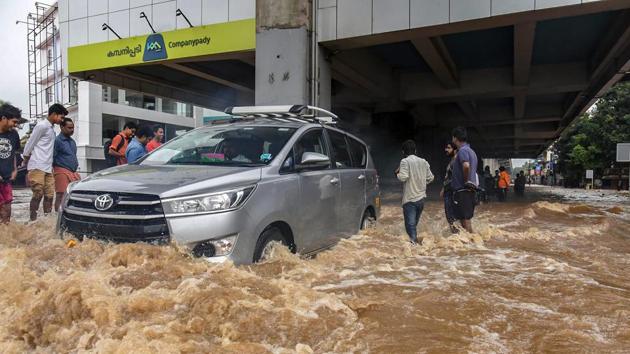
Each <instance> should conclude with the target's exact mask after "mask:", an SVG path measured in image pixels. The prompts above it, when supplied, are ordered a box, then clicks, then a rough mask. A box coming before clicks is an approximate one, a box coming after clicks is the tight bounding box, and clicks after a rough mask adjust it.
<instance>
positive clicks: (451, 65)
mask: <svg viewBox="0 0 630 354" xmlns="http://www.w3.org/2000/svg"><path fill="white" fill-rule="evenodd" d="M411 43H412V44H413V45H414V47H415V48H416V50H417V51H418V53H420V55H421V56H422V58H424V61H425V62H426V63H427V64H428V65H429V67H430V68H431V70H432V71H433V73H434V74H435V76H436V77H437V79H438V80H439V81H440V83H441V84H442V86H444V87H445V88H449V89H453V88H456V87H458V86H459V83H458V77H457V76H458V75H457V68H456V67H455V62H454V61H453V59H452V58H451V56H450V54H449V52H448V49H447V48H446V45H444V42H443V41H442V39H441V38H440V37H434V38H416V39H412V40H411Z"/></svg>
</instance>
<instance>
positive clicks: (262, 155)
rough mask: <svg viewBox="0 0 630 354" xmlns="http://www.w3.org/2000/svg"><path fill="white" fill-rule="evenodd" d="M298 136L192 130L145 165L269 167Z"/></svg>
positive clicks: (259, 130)
mask: <svg viewBox="0 0 630 354" xmlns="http://www.w3.org/2000/svg"><path fill="white" fill-rule="evenodd" d="M293 133H295V129H293V128H284V127H258V126H256V127H248V126H217V127H208V128H200V129H196V130H193V131H191V132H189V133H187V134H185V135H182V136H181V137H179V138H177V139H174V140H172V141H170V142H168V143H167V144H164V146H162V148H160V149H158V150H155V151H154V152H153V153H151V154H150V155H148V156H147V157H146V158H145V159H144V160H143V161H142V162H141V164H143V165H162V164H164V165H180V164H188V165H223V166H252V165H266V164H269V163H270V162H271V161H272V160H273V159H274V158H275V157H276V156H277V155H278V153H279V152H280V150H282V148H283V146H284V145H285V144H286V142H287V141H288V140H289V139H290V138H291V136H292V135H293Z"/></svg>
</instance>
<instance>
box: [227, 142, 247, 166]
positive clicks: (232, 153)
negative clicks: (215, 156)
mask: <svg viewBox="0 0 630 354" xmlns="http://www.w3.org/2000/svg"><path fill="white" fill-rule="evenodd" d="M237 145H238V144H237V141H236V140H234V139H225V140H223V154H224V155H225V161H234V162H247V163H251V162H252V161H251V160H250V159H248V158H247V157H245V156H244V155H243V154H241V152H240V151H239V150H238V147H237Z"/></svg>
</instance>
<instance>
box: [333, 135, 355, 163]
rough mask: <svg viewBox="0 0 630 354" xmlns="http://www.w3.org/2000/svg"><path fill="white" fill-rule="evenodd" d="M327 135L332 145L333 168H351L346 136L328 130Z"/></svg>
mask: <svg viewBox="0 0 630 354" xmlns="http://www.w3.org/2000/svg"><path fill="white" fill-rule="evenodd" d="M328 134H329V136H330V142H331V145H332V155H333V156H332V157H333V161H335V166H337V168H350V167H352V161H351V159H350V152H349V149H348V143H347V141H346V136H345V135H343V134H341V133H338V132H336V131H333V130H329V131H328Z"/></svg>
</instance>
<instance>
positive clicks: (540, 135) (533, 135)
mask: <svg viewBox="0 0 630 354" xmlns="http://www.w3.org/2000/svg"><path fill="white" fill-rule="evenodd" d="M489 135H490V136H489V137H488V138H487V139H488V140H506V139H518V140H532V139H536V140H540V139H545V140H547V139H554V138H556V132H555V131H547V132H523V133H522V134H521V135H519V136H515V135H496V136H492V134H489Z"/></svg>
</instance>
